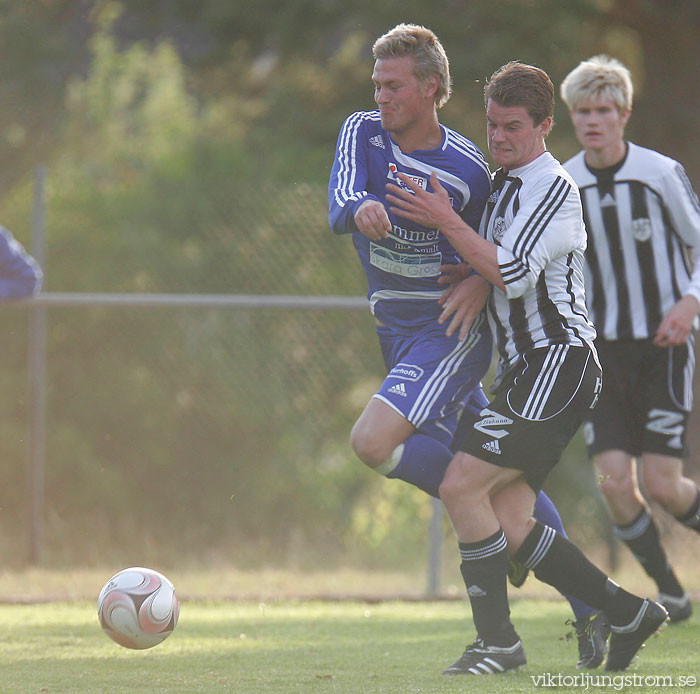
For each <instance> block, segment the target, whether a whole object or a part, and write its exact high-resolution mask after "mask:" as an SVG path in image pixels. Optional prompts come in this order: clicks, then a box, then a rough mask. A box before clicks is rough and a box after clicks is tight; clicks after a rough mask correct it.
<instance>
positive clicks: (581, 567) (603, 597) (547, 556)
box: [515, 522, 644, 626]
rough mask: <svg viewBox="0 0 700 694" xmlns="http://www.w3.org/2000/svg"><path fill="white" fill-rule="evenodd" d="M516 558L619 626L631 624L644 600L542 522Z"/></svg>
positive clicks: (552, 584) (563, 591) (549, 582)
mask: <svg viewBox="0 0 700 694" xmlns="http://www.w3.org/2000/svg"><path fill="white" fill-rule="evenodd" d="M515 559H516V560H517V561H519V562H521V563H522V564H525V566H527V567H528V568H529V569H531V570H533V571H534V573H535V576H536V577H537V578H538V579H539V580H540V581H543V582H544V583H548V584H549V585H550V586H554V587H555V588H556V589H557V590H558V591H559V592H560V593H565V594H567V595H573V596H574V597H575V598H578V599H579V600H581V601H582V602H585V603H586V604H587V605H590V606H591V607H594V608H595V609H598V610H604V611H605V613H606V614H607V616H608V618H609V619H610V622H611V623H612V624H614V625H616V626H619V625H625V624H629V623H630V622H631V621H632V620H633V619H634V618H635V616H636V615H637V613H638V612H639V609H640V607H641V606H642V604H643V602H644V601H643V600H642V599H641V598H638V597H637V596H636V595H632V594H631V593H628V592H627V591H626V590H623V589H622V588H620V586H618V585H617V583H615V582H614V581H611V580H610V579H609V578H608V577H607V576H606V575H605V574H604V573H603V572H602V571H601V570H600V569H598V568H597V567H596V566H595V565H593V564H592V563H591V562H590V561H589V560H588V559H586V557H585V556H584V554H583V552H581V550H580V549H579V548H578V547H576V545H574V544H573V543H572V542H570V541H569V540H568V539H567V538H565V537H564V536H563V535H560V534H559V533H557V532H556V531H555V530H553V529H552V528H550V527H549V526H547V525H542V523H540V522H536V523H535V527H534V528H533V529H532V530H531V532H530V534H529V535H528V536H527V537H526V538H525V541H524V542H523V544H522V545H521V547H520V549H519V550H518V551H517V552H516V554H515Z"/></svg>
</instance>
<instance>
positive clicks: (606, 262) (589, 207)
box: [564, 142, 700, 340]
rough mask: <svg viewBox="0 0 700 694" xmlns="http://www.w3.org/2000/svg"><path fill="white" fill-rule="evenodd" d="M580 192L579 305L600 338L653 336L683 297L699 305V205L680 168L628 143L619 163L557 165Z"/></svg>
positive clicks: (572, 161) (575, 160) (576, 160)
mask: <svg viewBox="0 0 700 694" xmlns="http://www.w3.org/2000/svg"><path fill="white" fill-rule="evenodd" d="M564 167H565V168H566V170H567V171H568V172H569V173H570V174H571V175H572V177H573V179H574V181H576V184H577V185H578V187H579V190H580V192H581V201H582V204H583V214H584V219H585V222H586V227H587V230H588V248H587V250H586V267H585V278H586V301H587V303H588V311H589V315H590V318H591V320H592V321H593V323H594V324H595V326H596V329H597V330H598V334H599V335H600V336H601V337H602V338H604V339H606V340H622V339H642V338H649V337H653V336H654V334H655V332H656V329H657V328H658V326H659V323H661V320H662V319H663V317H664V315H665V314H666V313H667V312H668V311H669V309H670V308H671V307H672V306H673V305H674V304H675V303H676V302H677V301H678V300H679V299H680V298H681V297H682V296H684V295H686V294H692V295H693V296H695V297H696V298H697V299H698V301H700V262H697V261H696V262H695V263H694V265H695V270H694V271H693V269H692V268H693V261H694V260H696V259H697V258H698V254H699V253H700V204H699V203H698V197H697V195H696V194H695V192H694V191H693V189H692V186H691V185H690V181H689V180H688V177H687V175H686V173H685V171H684V170H683V167H682V166H681V165H680V164H679V163H678V162H677V161H674V160H673V159H671V158H669V157H666V156H664V155H663V154H659V153H658V152H655V151H653V150H650V149H646V148H644V147H639V146H638V145H635V144H633V143H631V142H630V143H628V150H627V155H626V157H625V159H624V160H623V161H622V162H621V163H620V164H618V165H616V166H614V167H611V168H609V169H591V168H589V167H588V166H587V165H586V162H585V160H584V152H579V153H578V154H577V155H576V156H574V157H573V158H572V159H570V160H569V161H567V162H566V163H565V164H564Z"/></svg>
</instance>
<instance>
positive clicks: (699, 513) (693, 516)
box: [676, 489, 700, 533]
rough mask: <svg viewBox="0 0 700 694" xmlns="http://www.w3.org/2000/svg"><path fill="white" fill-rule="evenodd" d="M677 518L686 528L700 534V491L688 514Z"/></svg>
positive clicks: (699, 490)
mask: <svg viewBox="0 0 700 694" xmlns="http://www.w3.org/2000/svg"><path fill="white" fill-rule="evenodd" d="M676 518H677V520H679V521H680V522H681V523H683V525H685V526H686V527H688V528H690V529H691V530H695V532H697V533H700V489H698V493H697V495H696V497H695V501H694V502H693V503H692V505H691V506H690V510H689V511H688V512H687V513H686V514H684V515H682V516H677V517H676Z"/></svg>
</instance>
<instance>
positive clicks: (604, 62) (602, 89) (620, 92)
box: [560, 55, 634, 112]
mask: <svg viewBox="0 0 700 694" xmlns="http://www.w3.org/2000/svg"><path fill="white" fill-rule="evenodd" d="M560 93H561V98H562V100H563V101H564V103H565V104H566V105H567V106H568V107H569V110H573V109H575V108H576V107H577V106H578V104H580V103H583V102H585V101H591V100H593V99H601V98H602V99H609V100H610V101H612V102H613V103H614V104H615V106H617V110H618V111H620V112H622V111H630V110H631V109H632V97H633V96H634V86H633V85H632V77H631V76H630V71H629V70H628V69H627V68H626V67H625V66H624V65H623V64H622V63H621V62H620V61H619V60H616V59H615V58H611V57H610V56H608V55H596V56H593V57H592V58H589V59H588V60H583V61H581V62H580V63H579V64H578V65H577V66H576V67H575V68H574V69H573V70H572V71H571V72H570V73H569V74H568V75H567V76H566V77H565V78H564V81H563V82H562V83H561V88H560Z"/></svg>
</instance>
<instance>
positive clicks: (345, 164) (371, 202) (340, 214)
mask: <svg viewBox="0 0 700 694" xmlns="http://www.w3.org/2000/svg"><path fill="white" fill-rule="evenodd" d="M363 122H364V121H363V114H362V113H361V112H360V113H354V114H353V115H351V116H349V117H348V118H347V119H346V120H345V122H344V123H343V126H342V128H341V129H340V134H339V135H338V142H337V144H336V149H335V158H334V159H333V166H332V167H331V175H330V180H329V183H328V221H329V224H330V226H331V229H332V230H333V231H334V232H335V233H336V234H350V233H353V232H356V231H359V232H361V233H362V234H364V235H365V236H367V237H368V238H370V239H372V240H377V239H380V238H384V237H385V236H386V235H387V234H388V232H389V231H391V224H390V222H389V216H388V214H387V212H386V209H385V208H384V205H383V204H382V203H381V202H380V201H379V199H378V197H377V196H376V195H372V194H371V193H369V192H368V191H367V190H366V188H367V180H368V173H367V169H368V166H369V164H368V157H367V151H366V145H365V144H364V140H365V138H363V137H362V136H361V133H362V132H363Z"/></svg>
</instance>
